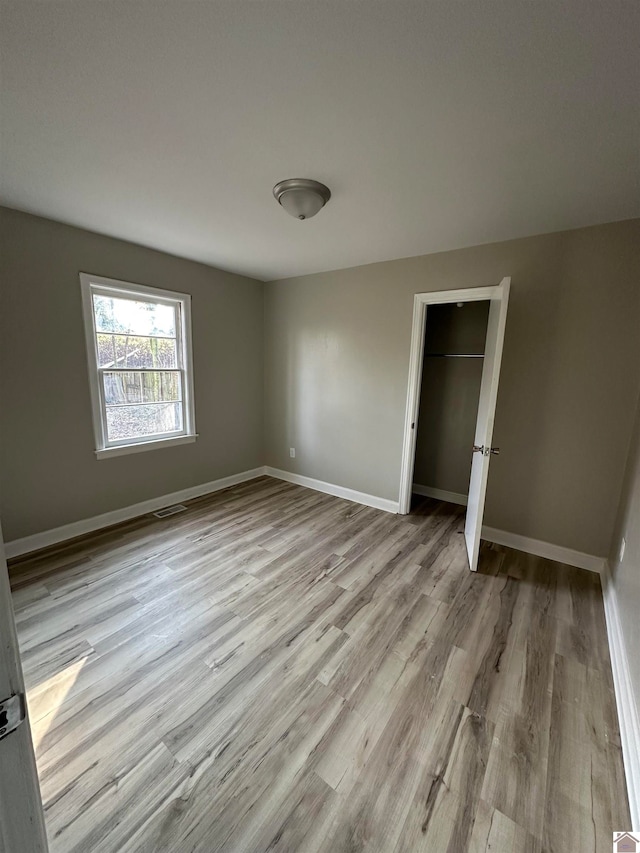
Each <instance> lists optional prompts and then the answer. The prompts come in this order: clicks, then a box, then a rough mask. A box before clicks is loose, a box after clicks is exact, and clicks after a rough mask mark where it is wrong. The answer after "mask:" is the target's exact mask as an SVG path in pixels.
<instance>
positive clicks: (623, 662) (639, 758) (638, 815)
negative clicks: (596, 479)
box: [601, 561, 640, 832]
mask: <svg viewBox="0 0 640 853" xmlns="http://www.w3.org/2000/svg"><path fill="white" fill-rule="evenodd" d="M601 580H602V594H603V598H604V613H605V617H606V620H607V635H608V638H609V653H610V655H611V668H612V670H613V684H614V688H615V692H616V704H617V706H618V720H619V721H620V737H621V740H622V756H623V760H624V771H625V776H626V778H627V791H628V793H629V808H630V810H631V827H630V829H631V830H632V831H634V832H640V715H639V714H638V705H637V701H636V698H635V696H634V693H633V684H632V683H631V673H630V671H629V656H628V650H627V647H626V643H625V640H624V634H623V633H622V624H621V622H620V612H619V610H618V599H617V595H616V591H615V588H614V586H613V580H612V578H611V572H610V568H609V563H608V562H606V561H605V566H604V571H603V573H602V578H601Z"/></svg>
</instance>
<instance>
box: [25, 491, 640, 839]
mask: <svg viewBox="0 0 640 853" xmlns="http://www.w3.org/2000/svg"><path fill="white" fill-rule="evenodd" d="M463 519H464V516H463V514H462V509H461V508H460V507H455V506H453V505H451V504H444V503H439V502H437V501H432V500H429V499H420V502H419V503H418V505H417V507H416V509H415V510H414V512H413V514H412V515H411V516H407V517H404V518H402V517H397V516H393V515H389V514H386V513H382V512H379V511H377V510H374V509H369V508H367V507H362V506H359V505H356V504H352V503H349V502H347V501H343V500H339V499H337V498H333V497H329V496H327V495H322V494H319V493H317V492H312V491H308V490H306V489H303V488H300V487H297V486H291V485H289V484H286V483H282V482H279V481H276V480H271V479H269V478H261V479H259V480H254V481H253V482H251V483H246V484H243V485H242V486H238V487H234V488H232V489H228V490H226V491H224V492H219V493H217V494H216V495H213V496H209V497H207V498H204V499H200V500H196V501H193V502H191V503H190V505H189V510H188V512H185V513H182V514H181V515H176V516H174V517H172V518H168V519H165V520H162V521H161V520H158V519H156V518H154V517H152V516H151V517H146V518H144V519H140V520H137V521H135V522H131V523H129V524H126V525H123V526H121V527H120V528H119V529H117V530H114V531H112V532H109V533H107V534H103V535H95V536H92V537H90V538H85V539H84V540H83V541H81V542H79V543H77V544H75V545H73V546H71V547H67V548H66V549H59V550H58V551H57V552H55V553H50V554H48V555H47V556H44V557H40V558H37V559H31V560H25V561H22V562H20V563H18V564H16V565H15V566H14V567H13V586H14V595H15V608H16V616H17V622H18V631H19V635H20V644H21V648H22V654H23V664H24V668H25V673H26V678H27V682H28V688H29V694H28V696H29V707H30V712H31V718H32V728H33V734H34V739H35V743H36V744H37V757H38V768H39V773H40V779H41V784H42V792H43V797H44V803H45V810H46V817H47V825H48V831H49V836H50V844H51V850H52V852H53V853H72V851H73V852H74V853H75V851H77V853H107V851H109V852H110V853H116V851H117V853H133V851H135V853H143V852H144V853H160V851H166V853H190V852H191V851H199V853H212V851H233V853H250V851H255V853H257V851H288V853H311V851H322V853H329V851H331V853H343V852H344V853H346V851H350V853H355V851H367V853H400V851H411V853H417V851H430V853H440V852H441V851H442V853H445V852H446V851H450V853H453V851H455V853H464V851H474V853H480V851H489V850H490V851H492V853H519V851H528V853H534V851H545V853H555V851H557V853H569V851H572V853H573V851H580V853H588V851H596V850H597V851H602V853H605V851H606V853H609V851H610V850H611V832H612V830H614V829H625V828H626V829H628V828H629V827H630V821H629V814H628V806H627V801H626V794H625V788H624V777H623V768H622V759H621V752H620V744H619V733H618V725H617V719H616V713H615V702H614V696H613V688H612V679H611V670H610V663H609V653H608V648H607V643H606V632H605V623H604V613H603V606H602V597H601V592H600V584H599V578H598V577H597V576H596V575H594V574H590V573H589V572H585V571H581V570H579V569H573V568H570V567H568V566H561V565H559V564H557V563H552V562H550V561H547V560H542V559H539V558H534V557H530V556H527V555H525V554H522V553H519V552H516V551H512V550H509V549H505V548H500V547H498V546H487V545H484V546H483V550H482V558H481V572H480V573H478V574H471V573H470V572H469V571H468V569H467V568H466V559H465V556H464V548H463V536H462V534H461V531H462V526H463Z"/></svg>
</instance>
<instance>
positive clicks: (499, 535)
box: [482, 524, 606, 574]
mask: <svg viewBox="0 0 640 853" xmlns="http://www.w3.org/2000/svg"><path fill="white" fill-rule="evenodd" d="M482 538H483V539H486V540H487V542H495V543H496V545H506V547H507V548H515V549H516V550H517V551H525V552H526V553H527V554H534V555H535V556H536V557H544V558H545V559H547V560H555V561H556V562H557V563H566V564H567V565H569V566H576V567H577V568H578V569H587V571H589V572H597V573H598V574H602V572H603V571H604V564H605V562H606V558H605V557H595V556H594V555H593V554H584V553H583V552H582V551H574V550H573V548H564V547H563V546H562V545H553V544H552V543H551V542H543V541H542V540H541V539H531V538H529V537H528V536H520V534H519V533H508V532H507V531H506V530H497V529H496V528H495V527H487V526H486V525H484V524H483V525H482Z"/></svg>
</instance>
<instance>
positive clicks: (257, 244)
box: [0, 0, 640, 279]
mask: <svg viewBox="0 0 640 853" xmlns="http://www.w3.org/2000/svg"><path fill="white" fill-rule="evenodd" d="M1 29H2V41H3V46H2V51H3V54H2V56H3V58H2V86H3V103H2V116H3V120H2V183H1V188H0V199H1V200H2V203H3V204H5V205H7V206H9V207H16V208H19V209H22V210H26V211H30V212H34V213H38V214H42V215H44V216H48V217H51V218H53V219H58V220H61V221H63V222H68V223H71V224H73V225H79V226H82V227H85V228H89V229H91V230H94V231H98V232H101V233H104V234H109V235H112V236H115V237H122V238H124V239H127V240H131V241H134V242H136V243H142V244H144V245H147V246H153V247H155V248H158V249H162V250H164V251H167V252H171V253H173V254H176V255H181V256H184V257H188V258H194V259H196V260H199V261H204V262H205V263H209V264H213V265H215V266H219V267H222V268H225V269H229V270H234V271H237V272H242V273H245V274H248V275H252V276H255V277H257V278H261V279H272V278H279V277H284V276H291V275H297V274H301V273H307V272H316V271H320V270H327V269H336V268H341V267H347V266H354V265H357V264H363V263H368V262H372V261H377V260H385V259H390V258H399V257H407V256H411V255H419V254H425V253H427V252H434V251H440V250H445V249H452V248H458V247H461V246H468V245H473V244H477V243H483V242H489V241H494V240H503V239H509V238H512V237H518V236H524V235H529V234H538V233H542V232H547V231H554V230H559V229H564V228H571V227H578V226H583V225H589V224H594V223H598V222H608V221H613V220H618V219H626V218H629V217H634V216H639V215H640V157H639V145H640V106H639V103H640V100H639V99H640V49H639V44H640V4H639V3H637V2H633V0H615V2H614V0H598V1H597V2H595V0H594V2H585V0H556V2H544V0H504V2H497V0H494V2H487V0H464V1H463V0H441V2H440V0H438V2H435V0H433V2H429V0H422V2H404V0H386V2H375V0H365V2H360V0H337V2H328V0H313V2H310V1H309V2H305V0H282V2H281V0H228V2H218V0H210V2H196V0H191V2H189V0H182V2H177V0H163V1H162V2H159V0H155V2H148V3H147V2H138V0H126V2H111V0H102V2H97V0H77V2H50V0H49V2H32V0H19V2H12V3H8V4H4V5H3V14H2V26H1ZM288 177H311V178H315V179H317V180H320V181H322V182H324V183H326V184H328V185H329V187H330V188H331V190H332V192H333V198H332V199H331V201H330V202H329V205H328V206H327V207H326V208H325V209H324V210H323V211H321V212H320V213H319V214H318V216H317V217H316V218H314V219H312V220H309V221H306V222H298V221H296V220H294V219H292V218H291V217H289V216H288V215H287V214H286V213H285V212H284V211H283V210H282V209H281V208H279V207H278V205H277V204H276V202H275V201H274V199H273V197H272V195H271V188H272V186H273V185H274V183H275V182H276V181H278V180H281V179H283V178H288Z"/></svg>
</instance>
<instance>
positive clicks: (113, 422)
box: [107, 403, 183, 441]
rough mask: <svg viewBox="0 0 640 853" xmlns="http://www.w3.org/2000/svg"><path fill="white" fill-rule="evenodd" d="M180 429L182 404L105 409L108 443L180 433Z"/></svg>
mask: <svg viewBox="0 0 640 853" xmlns="http://www.w3.org/2000/svg"><path fill="white" fill-rule="evenodd" d="M182 429H183V418H182V403H159V404H148V405H146V406H145V405H142V406H122V407H116V408H114V407H108V408H107V436H108V439H109V441H118V440H121V439H125V438H146V437H149V436H152V435H158V434H160V433H166V432H181V431H182Z"/></svg>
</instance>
